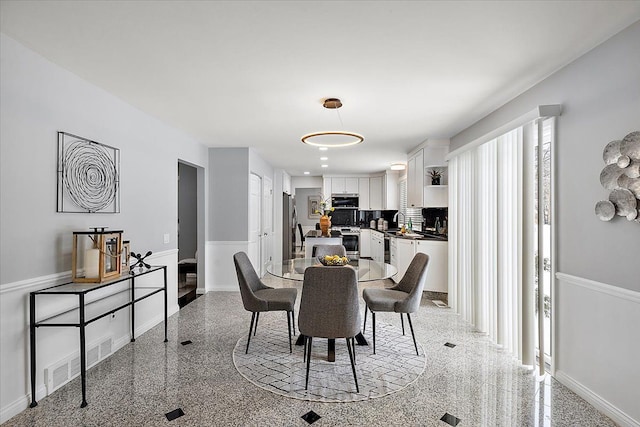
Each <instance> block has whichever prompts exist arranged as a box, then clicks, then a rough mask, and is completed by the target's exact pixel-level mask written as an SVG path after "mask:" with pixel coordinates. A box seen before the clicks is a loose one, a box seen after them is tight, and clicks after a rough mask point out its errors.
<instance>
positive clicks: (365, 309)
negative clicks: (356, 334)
mask: <svg viewBox="0 0 640 427" xmlns="http://www.w3.org/2000/svg"><path fill="white" fill-rule="evenodd" d="M368 309H369V307H367V305H366V304H365V306H364V325H362V335H364V330H365V329H367V311H368Z"/></svg>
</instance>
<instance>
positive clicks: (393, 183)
mask: <svg viewBox="0 0 640 427" xmlns="http://www.w3.org/2000/svg"><path fill="white" fill-rule="evenodd" d="M383 178H384V179H383V205H382V209H385V210H398V209H400V197H399V193H398V181H399V179H400V174H399V173H398V172H397V171H387V172H386V173H385V175H384V177H383Z"/></svg>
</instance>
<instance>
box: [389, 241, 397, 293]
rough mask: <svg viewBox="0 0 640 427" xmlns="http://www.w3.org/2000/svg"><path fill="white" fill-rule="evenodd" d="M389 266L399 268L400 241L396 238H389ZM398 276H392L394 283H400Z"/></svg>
mask: <svg viewBox="0 0 640 427" xmlns="http://www.w3.org/2000/svg"><path fill="white" fill-rule="evenodd" d="M389 264H391V265H393V266H394V267H396V268H398V267H397V266H398V239H397V238H395V237H391V238H389ZM396 276H397V274H396V275H395V276H391V279H393V281H394V282H396V283H398V281H397V280H396Z"/></svg>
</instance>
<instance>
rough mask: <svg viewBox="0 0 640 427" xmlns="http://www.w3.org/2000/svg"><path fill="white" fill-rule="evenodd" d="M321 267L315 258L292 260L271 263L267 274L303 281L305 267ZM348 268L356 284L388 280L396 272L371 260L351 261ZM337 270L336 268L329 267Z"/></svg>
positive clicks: (388, 265)
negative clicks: (352, 271)
mask: <svg viewBox="0 0 640 427" xmlns="http://www.w3.org/2000/svg"><path fill="white" fill-rule="evenodd" d="M317 265H322V264H320V261H318V260H317V259H316V258H294V259H288V260H285V261H282V262H273V263H271V265H270V266H269V267H268V268H267V273H269V274H271V275H273V276H276V277H281V278H283V279H289V280H299V281H303V280H304V271H305V270H306V269H307V267H312V266H317ZM349 266H351V267H353V269H355V270H356V276H357V277H358V282H369V281H372V280H383V279H388V278H390V277H391V276H393V275H394V274H396V273H397V272H398V269H396V268H395V267H394V266H393V265H391V264H387V263H384V262H378V261H374V260H371V259H352V260H349ZM331 268H338V267H331Z"/></svg>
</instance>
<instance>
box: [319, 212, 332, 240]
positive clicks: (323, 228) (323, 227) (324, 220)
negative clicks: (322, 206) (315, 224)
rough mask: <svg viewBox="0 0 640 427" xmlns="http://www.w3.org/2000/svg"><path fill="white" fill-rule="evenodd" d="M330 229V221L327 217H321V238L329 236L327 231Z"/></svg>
mask: <svg viewBox="0 0 640 427" xmlns="http://www.w3.org/2000/svg"><path fill="white" fill-rule="evenodd" d="M330 228H331V219H329V217H328V216H326V215H322V216H321V217H320V230H321V231H322V235H323V236H330V235H331V234H329V229H330Z"/></svg>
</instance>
